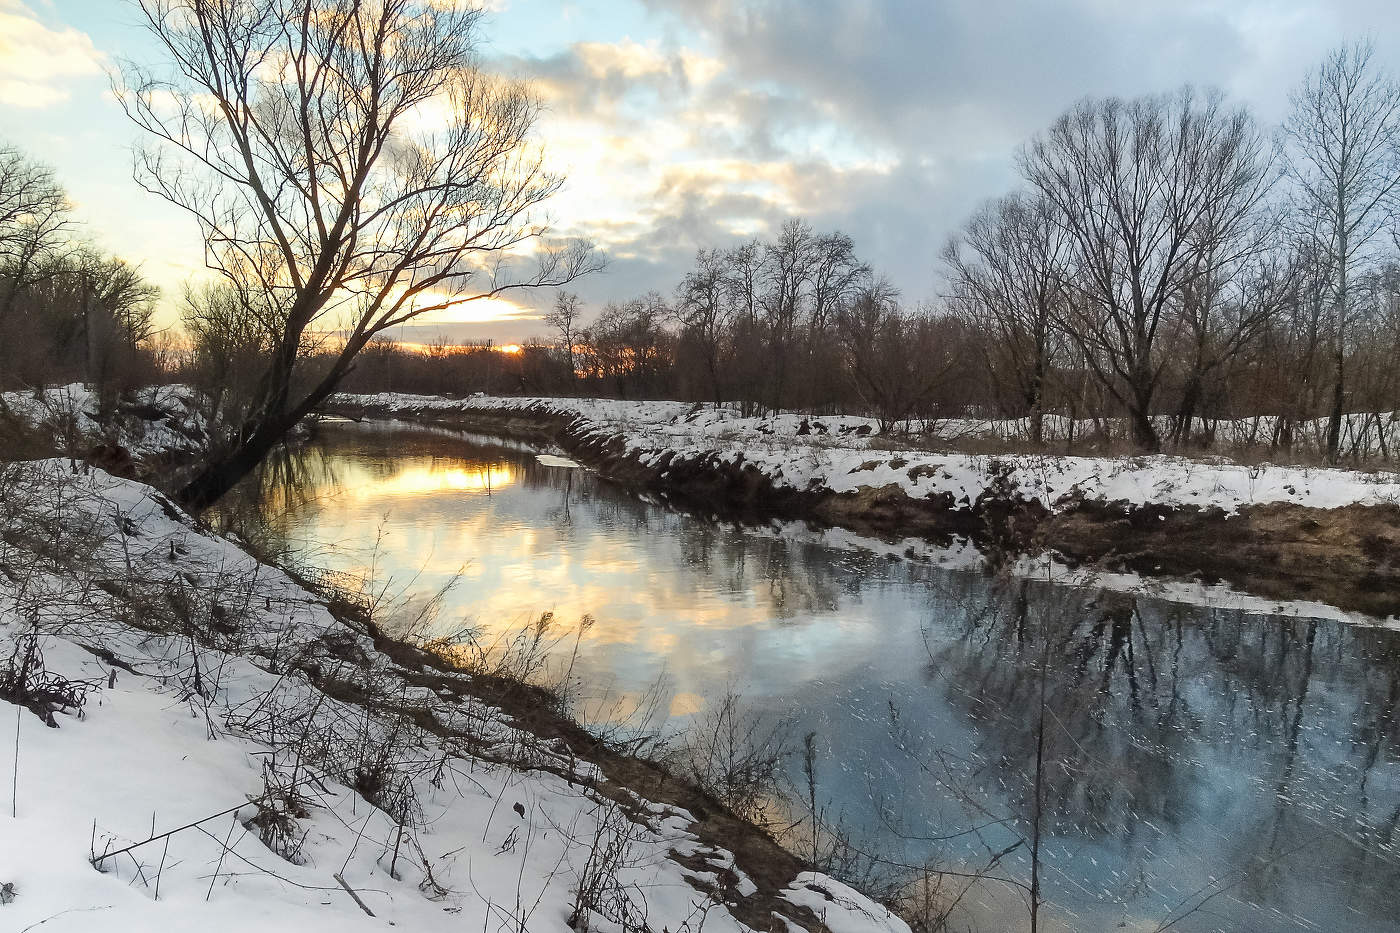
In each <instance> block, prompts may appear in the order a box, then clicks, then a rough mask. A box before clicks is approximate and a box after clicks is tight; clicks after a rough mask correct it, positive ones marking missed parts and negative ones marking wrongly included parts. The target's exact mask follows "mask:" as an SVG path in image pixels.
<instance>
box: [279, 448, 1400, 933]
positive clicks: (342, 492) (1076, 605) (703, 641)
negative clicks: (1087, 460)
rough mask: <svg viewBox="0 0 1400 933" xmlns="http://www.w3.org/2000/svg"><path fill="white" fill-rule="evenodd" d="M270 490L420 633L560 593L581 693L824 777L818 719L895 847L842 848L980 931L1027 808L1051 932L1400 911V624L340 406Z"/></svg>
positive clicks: (864, 814)
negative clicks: (603, 468)
mask: <svg viewBox="0 0 1400 933" xmlns="http://www.w3.org/2000/svg"><path fill="white" fill-rule="evenodd" d="M262 495H263V496H264V497H265V498H266V499H267V500H268V501H269V502H271V503H272V504H273V505H275V510H274V511H276V512H277V513H279V514H280V521H281V523H282V525H283V531H284V533H285V534H286V536H287V538H288V540H289V542H290V543H291V545H292V547H293V548H294V550H295V551H297V552H298V553H299V554H301V555H302V556H303V557H304V558H305V559H306V560H308V561H310V562H312V563H315V564H318V565H321V566H324V567H329V568H332V569H336V570H344V571H347V572H352V573H357V574H362V575H367V576H369V578H370V579H371V581H372V582H371V584H370V585H371V586H372V587H374V588H375V591H376V592H380V593H383V594H384V596H383V599H384V601H385V603H386V604H392V605H394V606H395V607H396V609H397V611H398V612H399V613H400V615H401V617H402V618H403V619H405V620H407V619H420V620H421V621H420V622H419V625H420V627H426V628H427V629H429V630H430V632H429V633H430V634H441V635H452V634H454V633H460V632H461V631H462V630H463V629H464V627H466V626H471V627H472V628H473V632H474V636H475V638H476V639H477V641H478V643H481V644H491V643H493V642H498V641H499V640H501V639H502V638H508V637H510V636H511V635H512V634H513V633H518V632H520V631H522V630H524V629H526V628H528V627H529V626H530V625H531V624H532V623H533V622H534V621H536V620H538V618H539V617H540V615H541V614H542V613H546V612H550V613H553V620H554V623H553V625H554V628H553V629H552V630H551V635H550V637H551V638H557V639H559V647H558V648H557V649H556V652H555V658H554V664H555V665H556V667H555V669H556V670H558V669H559V668H562V667H563V666H564V665H565V664H566V663H571V670H572V681H571V684H572V685H573V686H572V687H571V688H570V692H571V694H572V695H574V696H575V702H576V706H577V708H578V710H579V711H580V712H581V714H582V715H584V716H585V717H588V718H591V719H593V720H595V721H599V722H603V721H607V720H609V719H627V718H628V717H629V716H631V715H632V714H633V713H634V712H635V711H636V710H638V709H647V710H653V711H655V712H656V713H657V715H656V716H654V717H653V720H652V724H653V725H659V726H661V727H663V728H665V729H668V730H672V731H683V730H685V729H687V728H690V729H695V728H696V727H697V726H696V724H697V723H701V722H706V721H708V720H707V718H706V717H707V716H709V715H711V714H712V713H713V710H714V709H715V705H716V704H717V703H718V702H719V700H720V698H722V697H725V696H727V695H733V694H737V695H738V696H740V697H741V698H742V704H743V707H744V708H745V709H746V710H749V711H752V712H753V713H754V714H755V715H760V716H763V717H766V721H769V722H773V721H777V720H781V721H782V723H783V726H784V728H785V730H786V731H787V733H788V734H790V735H792V736H794V737H796V738H795V743H794V744H795V745H796V747H797V749H798V750H799V753H798V754H793V755H792V756H790V757H789V758H788V759H787V760H786V765H785V767H786V769H787V772H788V774H789V776H790V778H791V781H792V784H793V786H794V788H797V789H800V791H799V792H800V796H802V797H804V798H805V796H806V795H807V792H808V791H807V784H806V779H805V777H804V774H803V768H802V757H803V756H802V755H801V754H800V749H801V747H802V737H803V736H805V735H807V734H809V733H815V735H814V737H813V740H812V743H813V749H814V751H815V758H814V765H815V767H814V771H815V777H816V795H817V799H818V806H819V807H820V808H821V810H822V812H823V814H824V817H823V819H824V822H825V823H826V824H828V825H837V824H839V825H840V827H841V829H842V833H843V834H844V835H845V836H846V837H847V838H849V839H850V840H851V846H850V848H851V850H853V851H856V852H859V853H861V854H862V856H871V855H873V856H876V857H877V858H878V859H879V861H875V862H871V861H869V860H868V859H866V858H864V857H856V858H854V861H853V863H852V866H853V870H862V871H863V870H873V871H875V873H876V874H879V875H882V876H888V875H889V873H890V872H892V871H894V869H892V868H891V867H890V863H903V864H915V863H923V862H926V861H931V863H932V864H933V865H934V866H935V867H936V868H938V869H940V870H942V871H944V872H949V873H950V874H945V875H943V876H941V880H942V885H943V888H942V890H943V892H944V894H945V896H948V895H951V896H957V895H960V900H959V902H958V908H957V914H956V920H957V925H958V926H957V928H959V929H962V928H968V927H975V928H977V929H982V930H1003V929H1005V930H1020V929H1026V928H1028V921H1027V910H1026V906H1025V903H1026V892H1025V889H1024V887H1022V885H1025V884H1028V883H1029V881H1030V876H1031V865H1032V859H1031V845H1030V842H1031V840H1032V839H1033V837H1034V835H1035V828H1036V827H1037V826H1038V827H1039V834H1040V846H1039V858H1038V860H1037V864H1038V866H1039V875H1040V884H1041V887H1042V891H1043V894H1042V897H1043V900H1044V902H1045V903H1046V906H1045V907H1044V908H1043V911H1042V929H1077V930H1110V929H1124V930H1133V931H1137V930H1160V929H1164V928H1166V929H1173V930H1193V931H1194V930H1259V931H1291V930H1322V931H1344V930H1358V931H1361V930H1366V931H1370V930H1400V839H1397V828H1398V827H1397V823H1400V726H1398V725H1397V718H1396V705H1397V700H1400V633H1397V632H1395V631H1391V630H1387V629H1384V628H1378V627H1366V626H1360V625H1352V624H1346V623H1340V622H1335V621H1325V620H1320V619H1319V620H1313V619H1306V618H1301V619H1300V618H1289V617H1281V616H1280V617H1275V616H1266V615H1250V614H1245V613H1243V612H1241V611H1239V610H1234V609H1225V608H1213V607H1211V606H1209V605H1188V604H1182V603H1174V602H1168V601H1165V600H1162V599H1157V598H1149V597H1144V596H1128V595H1124V594H1121V593H1107V592H1097V591H1095V590H1093V589H1090V588H1085V587H1067V586H1060V585H1056V584H1053V583H1048V582H1044V581H1025V580H1023V581H1006V580H995V579H992V578H989V577H987V576H984V575H982V574H979V573H971V572H967V571H951V570H941V569H938V568H937V567H935V566H930V565H928V564H926V563H921V562H915V561H910V560H904V559H898V558H893V557H890V556H889V555H881V554H879V553H875V552H873V551H867V550H864V549H861V548H852V547H849V546H836V545H834V544H830V543H826V541H825V539H824V538H823V537H822V536H821V535H819V534H813V533H810V532H807V533H794V532H792V531H791V530H788V531H784V530H781V529H775V528H743V527H738V526H735V525H731V524H723V523H715V522H712V521H708V520H705V519H701V518H696V517H691V516H687V515H685V514H681V513H679V512H677V511H674V510H672V509H670V508H668V507H666V506H665V505H662V504H659V503H655V502H650V501H646V500H644V499H643V498H640V497H638V496H637V495H635V494H632V493H630V492H628V491H627V490H624V489H622V488H619V487H617V486H615V485H612V484H610V483H608V482H605V481H602V480H600V479H598V478H597V477H595V476H594V475H593V474H592V473H590V472H588V471H586V470H582V469H577V468H570V467H568V466H563V465H559V464H558V463H557V461H554V460H552V459H550V458H548V457H546V458H545V462H541V461H540V460H539V459H537V457H536V455H535V454H534V453H533V452H530V451H526V450H523V449H517V448H515V447H512V446H510V445H506V444H502V443H498V442H492V441H490V440H488V439H484V438H480V437H476V438H473V437H471V436H469V435H461V434H454V433H453V432H450V431H442V430H433V429H427V428H421V427H410V426H407V425H349V424H333V425H327V426H325V427H324V429H323V431H322V432H321V434H320V435H319V436H318V438H317V439H316V440H315V441H314V442H313V443H311V444H310V445H308V446H307V447H305V448H304V449H302V450H300V451H298V452H297V453H296V454H295V455H294V459H293V461H292V462H291V463H290V469H289V470H282V471H278V479H277V480H276V481H274V480H272V479H265V488H264V490H263V492H262ZM454 580H455V581H456V583H455V585H454V586H452V587H450V588H449V589H448V590H447V592H446V594H445V595H444V596H442V597H441V598H440V599H439V600H437V601H436V602H435V603H434V604H433V608H435V609H436V612H435V613H434V614H431V615H425V614H424V613H423V609H424V606H425V605H426V604H427V603H428V601H429V599H430V597H432V596H433V595H434V594H437V593H439V592H441V591H442V590H443V588H444V587H445V586H447V585H448V584H449V583H450V582H452V581H454ZM584 620H587V623H586V624H584V625H582V627H580V622H582V621H584ZM459 637H460V635H459ZM566 658H571V659H572V661H571V662H566V660H565V659H566ZM765 734H766V733H765ZM1037 749H1039V752H1040V754H1039V760H1040V765H1039V767H1038V768H1037V765H1036V761H1037ZM1037 778H1038V779H1037ZM1037 802H1039V803H1038V806H1037ZM1037 811H1038V812H1039V819H1036V814H1037ZM805 812H806V811H804V810H801V809H795V810H794V814H795V817H794V818H800V817H801V816H802V815H803V814H804V813H805ZM804 832H810V830H809V829H804V828H803V827H799V828H798V829H795V830H793V832H792V838H793V840H794V843H795V844H799V845H800V844H801V840H802V839H804V838H806V837H805V836H804ZM1018 841H1021V843H1022V844H1020V845H1017V842H1018ZM1007 849H1010V851H1005V850H1007ZM998 853H1004V854H1001V855H1000V856H999V857H998ZM989 864H991V866H992V867H991V868H990V869H989V868H988V867H987V866H988V865H989ZM979 873H980V874H984V875H986V876H988V877H989V878H995V879H1000V880H995V881H993V880H983V881H980V882H977V883H971V882H969V881H968V880H967V879H965V878H963V877H961V875H962V874H979Z"/></svg>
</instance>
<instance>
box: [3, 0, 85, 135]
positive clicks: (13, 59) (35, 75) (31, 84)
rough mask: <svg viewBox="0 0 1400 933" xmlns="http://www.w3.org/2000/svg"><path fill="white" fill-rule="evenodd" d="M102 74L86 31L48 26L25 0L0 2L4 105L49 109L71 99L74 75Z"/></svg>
mask: <svg viewBox="0 0 1400 933" xmlns="http://www.w3.org/2000/svg"><path fill="white" fill-rule="evenodd" d="M101 72H102V55H101V53H99V52H98V51H97V49H96V47H95V46H94V45H93V43H92V40H91V39H90V38H89V37H88V36H87V34H86V33H84V32H80V31H79V30H76V29H73V28H71V27H66V26H65V27H61V28H51V27H49V26H47V25H45V24H44V23H43V22H42V21H41V20H40V19H39V17H38V16H37V15H36V14H35V13H34V11H33V10H31V9H30V8H29V7H28V6H27V5H26V4H25V3H24V2H23V0H0V105H5V106H10V107H24V108H36V107H49V106H52V105H53V104H56V103H59V102H61V101H64V100H67V99H68V97H69V95H70V86H71V84H72V82H73V80H74V79H80V78H86V77H90V76H92V75H97V74H100V73H101Z"/></svg>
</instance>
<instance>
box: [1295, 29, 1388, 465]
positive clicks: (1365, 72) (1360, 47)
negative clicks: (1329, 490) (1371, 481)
mask: <svg viewBox="0 0 1400 933" xmlns="http://www.w3.org/2000/svg"><path fill="white" fill-rule="evenodd" d="M1372 58H1373V52H1372V48H1371V45H1370V44H1369V43H1365V42H1363V43H1357V44H1353V45H1347V46H1343V47H1341V48H1339V49H1336V50H1335V51H1333V52H1332V53H1331V54H1329V55H1328V56H1327V58H1326V59H1325V60H1324V61H1323V62H1322V64H1321V65H1319V66H1318V67H1317V68H1315V69H1313V71H1312V72H1311V73H1310V74H1309V75H1308V76H1307V78H1306V79H1305V80H1304V81H1303V83H1302V85H1301V86H1300V87H1298V88H1297V89H1296V90H1295V91H1294V92H1293V96H1292V100H1293V110H1292V112H1291V113H1290V114H1289V116H1288V119H1287V120H1286V121H1285V122H1284V132H1285V134H1286V136H1287V138H1288V141H1289V143H1290V144H1291V146H1290V159H1289V175H1290V176H1291V178H1292V181H1293V183H1294V190H1295V192H1296V195H1297V198H1298V201H1299V208H1300V214H1301V220H1302V223H1301V224H1300V226H1301V227H1302V229H1304V230H1305V231H1307V232H1308V233H1310V234H1312V235H1313V236H1315V237H1316V238H1317V239H1318V252H1319V253H1320V255H1321V256H1322V257H1324V260H1325V262H1326V264H1327V266H1328V268H1330V270H1331V276H1330V280H1329V282H1328V285H1329V291H1330V296H1329V297H1330V298H1331V302H1330V304H1331V307H1332V313H1331V325H1332V328H1331V330H1332V333H1331V347H1330V350H1331V355H1332V399H1331V406H1330V411H1329V413H1328V420H1327V439H1326V445H1327V456H1328V458H1329V459H1331V460H1335V459H1336V458H1337V454H1338V450H1339V446H1340V441H1341V431H1342V415H1343V413H1344V409H1345V407H1346V394H1347V373H1346V356H1347V344H1348V334H1349V331H1350V329H1351V326H1352V324H1353V316H1354V311H1355V309H1354V307H1353V306H1354V303H1355V301H1354V295H1353V285H1354V282H1355V280H1356V279H1357V277H1358V275H1359V274H1360V273H1361V272H1362V271H1363V269H1364V267H1365V266H1366V265H1367V264H1368V263H1369V262H1370V261H1371V260H1372V259H1373V253H1374V250H1373V247H1374V244H1375V242H1376V239H1377V234H1379V233H1380V232H1381V231H1382V230H1383V229H1384V228H1385V227H1386V226H1387V224H1388V223H1389V221H1390V220H1391V218H1393V217H1394V216H1395V196H1396V194H1397V192H1400V84H1397V83H1396V81H1395V80H1394V79H1393V78H1392V77H1391V76H1390V75H1389V74H1387V73H1386V72H1384V71H1383V70H1382V69H1380V68H1379V67H1377V66H1376V64H1375V63H1374V62H1373V61H1372Z"/></svg>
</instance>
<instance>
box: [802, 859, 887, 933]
mask: <svg viewBox="0 0 1400 933" xmlns="http://www.w3.org/2000/svg"><path fill="white" fill-rule="evenodd" d="M783 897H784V898H786V899H787V900H788V901H790V902H792V903H794V904H796V905H798V906H799V907H806V908H807V909H808V910H810V911H812V913H814V914H816V915H817V917H819V918H820V919H821V921H822V924H823V925H824V926H825V927H826V928H827V929H828V930H830V931H831V933H858V931H862V930H870V929H872V928H873V929H877V930H883V931H885V933H909V926H908V925H907V924H906V923H905V922H904V921H903V920H901V919H899V918H898V917H896V916H895V915H894V914H892V913H890V912H889V911H888V910H886V909H885V908H884V907H880V906H877V905H873V904H871V903H870V901H869V900H867V899H866V898H865V897H863V896H862V895H861V894H859V893H858V892H857V891H855V890H854V889H853V888H850V887H848V886H847V885H844V884H842V883H841V882H839V881H836V880H835V879H833V878H828V877H826V876H825V875H819V874H817V873H815V872H803V873H802V874H800V875H798V876H797V878H796V879H794V880H793V883H792V884H791V885H790V886H789V887H788V888H787V889H786V890H785V891H783Z"/></svg>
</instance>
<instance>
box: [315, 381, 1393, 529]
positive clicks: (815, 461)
mask: <svg viewBox="0 0 1400 933" xmlns="http://www.w3.org/2000/svg"><path fill="white" fill-rule="evenodd" d="M335 402H336V404H338V405H349V406H355V407H358V408H362V409H364V410H366V411H371V412H376V413H380V414H382V415H386V416H397V417H423V416H429V417H431V416H444V415H451V414H471V413H474V412H519V413H522V414H528V413H537V414H540V415H546V416H552V417H560V418H568V419H577V420H579V421H580V422H583V423H586V424H587V425H588V426H591V427H592V428H595V429H596V430H599V431H606V432H608V433H609V434H613V435H619V436H621V437H623V438H624V439H625V442H626V444H627V450H628V453H629V454H630V455H631V456H633V457H635V458H637V459H638V460H639V461H641V462H644V463H651V464H656V463H660V462H661V461H662V459H663V458H681V459H693V458H695V457H706V458H712V459H714V460H715V461H716V462H718V463H727V464H733V465H745V466H748V467H751V468H753V469H756V470H758V471H759V472H761V473H762V474H763V475H764V476H765V477H767V478H768V479H770V480H771V481H772V482H773V483H774V484H775V485H779V486H784V487H787V488H790V489H794V490H799V491H804V492H808V491H813V490H830V491H831V492H836V493H843V492H856V491H858V490H860V489H862V488H867V489H881V488H885V487H888V486H893V487H896V488H898V489H899V490H900V491H901V492H903V493H904V494H905V495H906V496H909V497H911V498H920V499H926V498H935V497H939V496H943V495H945V494H946V495H949V496H951V497H952V501H953V503H955V504H956V505H958V506H970V505H972V504H973V503H974V502H976V501H977V499H978V498H979V497H980V496H982V495H984V494H986V493H987V492H988V491H989V490H995V491H996V492H997V494H998V495H1002V496H1012V497H1015V498H1019V499H1022V500H1024V501H1027V502H1036V503H1039V504H1040V505H1042V506H1043V507H1045V508H1046V509H1047V510H1048V511H1051V512H1054V511H1057V510H1059V509H1061V508H1064V507H1067V506H1070V505H1075V504H1078V503H1080V502H1082V501H1084V500H1096V501H1102V502H1123V503H1127V504H1130V505H1135V506H1143V505H1162V506H1169V507H1177V506H1197V507H1200V508H1212V507H1213V508H1219V509H1221V510H1223V511H1225V512H1227V513H1231V512H1234V511H1236V510H1237V509H1239V508H1240V507H1241V506H1245V505H1260V504H1266V503H1290V504H1293V505H1302V506H1307V507H1309V508H1319V509H1334V508H1339V507H1341V506H1346V505H1377V504H1397V503H1400V474H1396V473H1389V472H1359V471H1354V470H1338V469H1317V468H1304V467H1290V466H1276V465H1270V464H1261V465H1251V466H1246V465H1241V464H1235V463H1229V462H1227V461H1224V460H1218V461H1213V462H1202V461H1198V460H1188V459H1185V458H1181V457H1170V456H1148V457H1127V458H1121V457H1120V458H1104V457H1070V456H1053V455H1040V454H1035V455H998V456H990V455H972V454H951V453H949V454H943V453H940V454H933V453H928V452H925V451H919V450H901V449H898V437H897V436H891V437H881V436H880V434H879V425H878V423H877V422H875V421H874V420H873V419H869V418H858V417H854V416H844V415H843V416H832V417H813V418H808V417H804V416H801V415H795V414H782V415H773V416H768V417H763V418H744V417H740V416H739V415H737V414H736V413H734V412H732V411H728V410H724V409H714V408H709V407H704V406H697V405H692V404H688V403H684V402H665V401H645V402H626V401H619V400H616V399H550V398H496V397H491V396H472V397H469V398H464V399H446V398H441V397H437V396H421V395H396V394H389V393H382V394H379V395H338V396H336V397H335Z"/></svg>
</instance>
